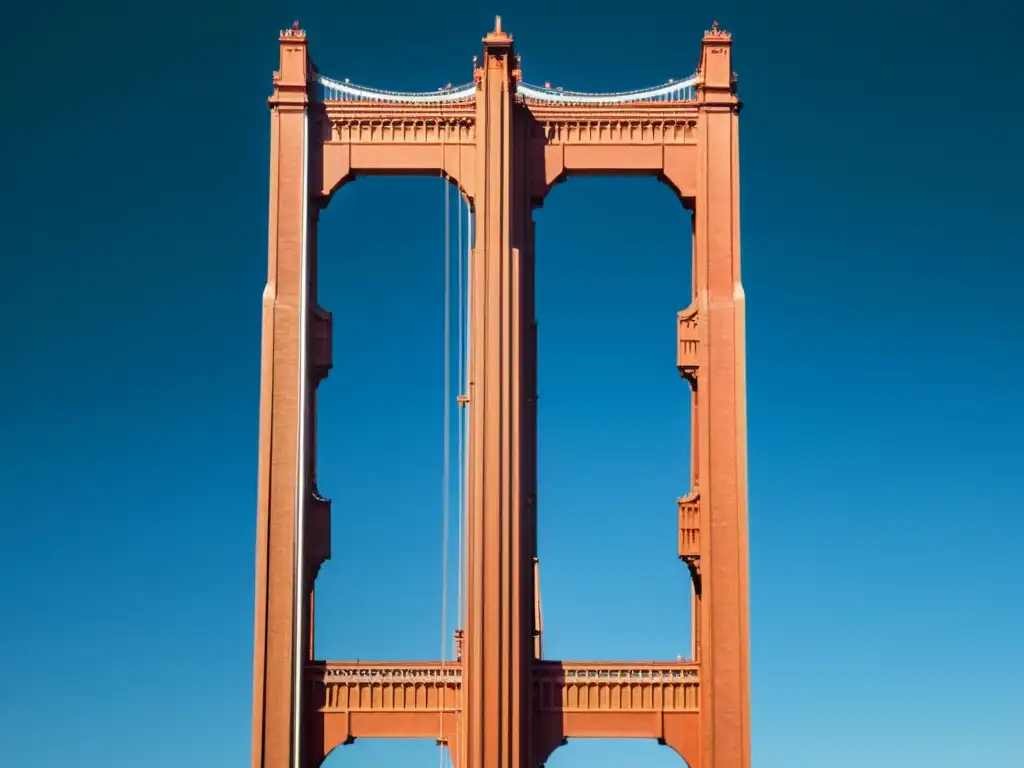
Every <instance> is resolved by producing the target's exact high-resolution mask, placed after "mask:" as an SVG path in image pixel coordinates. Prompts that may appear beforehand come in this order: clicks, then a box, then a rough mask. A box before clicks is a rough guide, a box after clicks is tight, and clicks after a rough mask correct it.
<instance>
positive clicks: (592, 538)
mask: <svg viewBox="0 0 1024 768" xmlns="http://www.w3.org/2000/svg"><path fill="white" fill-rule="evenodd" d="M534 217H535V221H536V265H537V266H536V270H537V278H536V286H537V287H536V291H537V319H538V347H539V350H538V379H539V387H538V389H539V395H540V396H539V401H538V411H539V412H538V486H539V488H538V538H539V541H538V550H539V556H540V561H541V573H542V577H541V593H542V599H543V610H544V653H545V656H546V657H548V658H572V659H659V660H673V659H676V658H679V657H683V658H689V657H691V648H690V644H691V642H690V607H691V605H690V600H691V581H690V575H689V572H688V570H687V568H686V567H685V566H684V565H683V564H682V563H681V562H680V561H679V557H678V554H679V553H678V539H677V530H678V512H677V504H676V499H677V498H679V497H681V496H684V495H685V494H686V493H687V492H688V491H689V490H690V440H691V432H690V413H691V412H690V403H691V393H690V389H689V386H688V385H687V383H686V382H685V381H684V380H682V379H681V378H680V376H679V373H678V371H677V369H676V335H675V334H676V330H675V329H676V314H677V312H679V310H681V309H684V308H686V307H687V306H688V305H689V304H690V297H691V279H692V276H691V263H692V229H691V217H690V213H689V212H688V211H686V210H684V209H683V207H682V205H681V203H680V201H679V199H678V198H677V196H676V194H675V192H674V191H673V190H672V189H671V188H669V187H668V186H667V185H664V184H661V183H660V182H658V181H657V180H656V179H653V178H645V177H626V178H623V177H615V178H611V177H582V178H570V179H569V180H568V181H567V182H566V183H565V184H560V185H558V186H557V187H556V188H555V189H553V190H552V192H551V193H550V195H549V196H548V199H547V200H546V201H545V204H544V207H543V209H541V210H539V211H537V212H536V213H535V215H534ZM566 765H568V763H567V764H566ZM595 765H596V763H595Z"/></svg>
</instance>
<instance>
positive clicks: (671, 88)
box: [314, 72, 700, 104]
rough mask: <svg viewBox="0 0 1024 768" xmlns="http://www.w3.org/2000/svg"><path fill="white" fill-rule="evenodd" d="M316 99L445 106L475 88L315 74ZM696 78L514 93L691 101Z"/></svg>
mask: <svg viewBox="0 0 1024 768" xmlns="http://www.w3.org/2000/svg"><path fill="white" fill-rule="evenodd" d="M314 82H315V84H316V88H317V94H316V95H317V97H318V98H319V99H320V100H321V101H367V102H377V103H381V102H388V103H393V104H445V103H453V102H465V101H472V100H473V99H475V98H476V85H475V84H474V83H466V84H464V85H456V86H453V85H451V84H449V85H446V86H444V87H441V88H438V89H437V90H436V91H390V90H384V89H382V88H373V87H370V86H365V85H356V84H355V83H352V82H351V81H349V80H348V78H346V79H344V80H334V79H332V78H330V77H325V76H324V75H321V74H320V73H319V72H317V73H315V74H314ZM699 83H700V77H699V75H696V74H694V75H691V76H690V77H688V78H685V79H683V80H669V81H668V82H666V83H661V84H660V85H655V86H651V87H649V88H638V89H635V90H631V91H613V92H610V93H588V92H585V91H567V90H564V89H562V88H557V87H552V85H551V84H550V83H545V84H544V85H542V86H541V85H531V84H530V83H524V82H520V83H518V84H517V85H516V93H517V94H518V95H519V96H520V97H522V98H523V99H524V100H526V101H527V102H542V103H547V104H635V103H637V102H649V101H676V102H678V101H693V100H695V99H696V89H697V85H698V84H699Z"/></svg>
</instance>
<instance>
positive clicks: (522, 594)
mask: <svg viewBox="0 0 1024 768" xmlns="http://www.w3.org/2000/svg"><path fill="white" fill-rule="evenodd" d="M731 50H732V40H731V38H730V35H729V34H728V33H727V32H725V31H723V30H720V29H719V28H718V24H717V22H716V23H715V25H714V26H713V27H712V29H711V30H710V31H708V32H705V34H704V37H703V40H702V42H701V47H700V58H699V64H698V68H697V71H696V73H695V74H694V75H692V76H691V77H689V78H686V79H683V80H674V81H669V82H667V83H665V84H663V85H660V86H656V87H653V88H648V89H643V90H637V91H631V92H625V93H605V94H600V93H577V92H569V91H564V90H562V89H557V88H551V87H550V86H549V85H545V86H543V87H542V86H535V85H530V84H528V83H526V82H524V81H523V80H522V76H521V68H520V64H519V57H518V56H517V55H516V54H515V52H514V49H513V41H512V38H511V37H510V36H509V35H508V34H507V33H505V32H504V31H502V29H501V20H500V19H498V20H497V21H496V24H495V29H494V30H493V31H492V32H491V33H489V34H488V35H487V36H486V37H485V38H484V39H483V52H482V56H481V57H479V59H478V60H477V63H476V64H475V66H474V71H473V80H472V82H470V83H468V84H467V85H465V86H459V87H451V86H449V87H447V88H444V89H441V90H439V91H437V92H427V93H399V92H394V91H383V90H378V89H374V88H365V87H361V86H356V85H353V84H351V83H349V82H348V81H347V80H345V81H338V80H332V79H330V78H328V77H325V76H323V75H321V74H320V72H319V71H318V70H317V68H316V67H315V66H314V65H313V64H312V62H311V60H310V56H309V46H308V43H307V39H306V34H305V32H304V31H303V30H302V29H300V28H299V26H298V24H297V23H296V24H295V25H294V26H293V27H292V28H290V29H287V30H285V31H283V32H282V33H281V35H280V56H281V59H280V69H279V70H278V71H277V72H275V73H274V91H273V95H272V96H271V98H270V112H271V134H270V136H271V170H270V233H269V270H268V277H267V286H266V290H265V291H264V294H263V330H262V334H263V344H262V374H261V375H262V381H261V399H260V433H259V434H260V437H259V489H258V517H257V554H256V615H255V652H254V658H255V661H254V676H253V680H254V682H253V699H254V703H253V768H316V767H317V766H319V765H320V763H321V762H322V761H323V759H324V758H325V757H326V755H327V754H328V753H329V752H330V751H331V750H333V749H334V748H336V747H338V746H340V745H344V744H347V743H350V742H351V741H352V740H354V739H357V738H374V737H428V738H434V737H436V738H437V739H438V743H439V744H441V745H446V746H447V748H448V750H449V752H450V755H451V758H452V761H453V763H454V765H455V766H456V768H537V767H538V766H541V765H543V764H544V762H545V760H546V759H547V758H548V756H549V755H550V754H551V752H552V751H553V750H555V749H556V748H557V747H558V746H559V745H561V744H563V743H564V741H565V740H566V739H570V738H600V737H619V738H621V737H635V738H651V739H657V740H659V741H660V742H661V743H663V744H666V745H668V746H669V747H671V748H672V749H674V750H675V751H676V752H678V753H679V755H680V756H681V757H682V758H684V759H685V760H686V762H687V764H688V765H690V766H691V767H692V768H749V766H750V695H749V631H748V565H747V563H748V556H747V550H748V544H747V468H746V464H747V456H746V396H745V352H744V323H745V320H744V294H743V288H742V283H741V280H740V259H739V165H738V114H739V111H740V102H739V100H738V98H737V96H736V80H735V76H734V74H733V71H732V66H731ZM410 173H412V174H424V175H440V176H443V177H444V178H446V179H448V180H449V181H450V182H451V184H453V185H455V186H456V187H457V188H458V189H459V191H460V194H461V196H462V198H463V199H464V200H465V201H466V204H467V205H468V206H469V207H470V209H471V210H472V221H473V225H474V226H473V237H472V239H471V243H470V244H471V251H470V254H469V257H468V262H469V263H468V274H469V278H468V296H469V298H468V313H467V314H468V327H469V328H470V329H471V331H472V332H471V334H469V342H468V344H467V347H468V364H467V375H466V381H465V382H463V384H464V387H465V388H464V390H463V392H462V394H461V395H460V396H459V397H458V405H459V406H461V407H462V408H463V411H464V412H465V414H466V417H465V418H466V424H467V425H468V426H467V429H466V432H467V434H468V447H467V451H466V456H467V458H466V462H465V486H464V494H465V499H464V504H465V527H464V536H465V547H464V550H463V553H464V556H465V568H464V571H465V577H464V583H463V590H464V593H465V595H466V604H465V610H464V612H463V614H462V615H461V616H460V617H459V618H460V621H461V622H462V623H461V624H460V626H461V628H460V629H459V630H458V631H457V632H456V636H457V651H456V653H455V654H454V656H455V658H454V659H453V660H450V661H446V660H443V659H442V660H440V661H424V662H422V663H408V662H372V663H371V662H346V661H324V660H318V659H317V658H316V656H315V652H314V648H313V618H314V608H313V605H314V600H313V595H314V586H315V583H316V576H317V573H318V571H319V569H320V567H321V565H322V564H323V563H324V562H325V561H326V560H327V559H328V558H329V557H330V535H331V514H330V502H329V501H328V500H326V499H325V498H323V497H321V496H320V494H319V492H318V489H317V482H316V439H315V431H316V418H315V414H316V407H315V401H316V393H317V386H318V384H319V383H320V381H322V380H323V379H324V378H325V377H326V376H327V374H328V371H329V370H330V368H331V365H332V360H331V315H330V314H329V313H328V312H325V311H324V310H323V309H321V308H320V306H319V305H318V303H317V277H316V275H317V222H318V216H319V212H320V210H321V209H323V208H325V207H326V206H327V204H328V202H329V201H330V199H331V196H332V195H333V194H334V192H335V191H337V190H338V189H339V188H340V187H341V186H342V185H343V184H345V183H347V182H349V181H351V180H353V179H355V178H356V177H358V176H360V175H367V174H410ZM597 173H600V174H636V173H645V174H650V175H653V176H656V177H657V178H659V179H661V180H662V181H663V182H664V183H665V184H667V185H669V186H670V187H671V188H672V189H673V190H674V191H675V192H676V194H677V195H678V196H679V199H680V200H681V202H682V204H683V206H684V207H685V208H686V209H687V210H688V211H690V212H691V218H692V236H693V293H692V295H691V296H689V297H680V306H683V307H684V309H682V310H681V311H680V312H679V314H678V318H677V330H676V334H677V340H678V342H677V351H676V354H677V360H676V365H677V367H678V370H679V372H680V374H681V376H682V378H683V379H685V381H686V382H688V385H689V389H690V391H691V393H692V395H691V402H692V450H691V456H692V470H691V487H690V488H689V489H688V491H686V489H680V491H681V498H680V499H678V501H677V504H676V506H677V511H676V516H677V522H676V523H675V525H677V527H678V536H679V557H680V559H681V561H682V562H683V563H685V565H686V566H687V567H688V569H689V572H690V574H691V576H692V582H693V597H692V600H693V621H692V624H693V644H692V647H693V652H692V658H691V659H689V660H683V661H665V662H637V661H562V660H550V659H545V658H543V654H542V652H541V644H540V635H541V631H542V630H541V624H540V621H541V619H540V610H539V584H538V578H537V574H538V569H537V560H536V554H537V546H536V508H537V507H536V367H537V363H536V358H537V342H536V338H537V336H536V322H535V318H534V227H533V215H532V211H533V209H534V208H537V207H539V206H540V205H541V204H542V202H543V200H544V197H545V195H546V194H547V192H548V190H550V189H551V187H552V185H554V184H556V183H558V182H560V181H562V180H563V179H565V178H566V177H567V176H569V175H572V174H597ZM681 396H682V395H681ZM683 491H686V492H685V493H683ZM666 525H669V523H668V521H667V520H666Z"/></svg>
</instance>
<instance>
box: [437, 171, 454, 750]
mask: <svg viewBox="0 0 1024 768" xmlns="http://www.w3.org/2000/svg"><path fill="white" fill-rule="evenodd" d="M441 182H442V183H443V184H444V456H443V467H442V470H441V483H442V486H441V669H442V676H441V687H440V688H439V689H438V694H439V696H440V702H439V704H440V706H439V707H438V726H437V727H438V734H437V743H438V746H439V747H440V749H439V751H438V766H439V767H440V768H443V766H444V709H445V707H444V704H445V699H446V698H447V693H448V683H447V681H446V680H445V679H444V674H443V671H444V667H445V664H446V662H447V660H448V527H449V518H450V516H451V439H452V427H451V375H452V374H451V345H452V342H451V237H452V236H451V187H450V185H449V183H448V180H447V179H446V178H445V176H444V172H443V171H442V172H441Z"/></svg>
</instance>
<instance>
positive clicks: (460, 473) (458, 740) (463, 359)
mask: <svg viewBox="0 0 1024 768" xmlns="http://www.w3.org/2000/svg"><path fill="white" fill-rule="evenodd" d="M459 130H460V136H459V138H460V143H459V160H458V167H459V171H458V173H459V180H460V182H461V179H462V143H461V138H462V137H461V130H462V129H461V127H460V129H459ZM456 194H457V195H458V196H459V197H458V201H459V205H458V209H457V210H456V211H455V215H456V216H458V219H459V227H458V229H459V236H458V245H459V250H458V259H459V266H458V302H459V310H458V313H459V319H458V325H459V330H458V334H459V341H458V349H459V351H458V358H459V361H458V384H457V386H458V387H459V393H460V394H461V395H462V397H460V399H459V405H460V407H459V409H458V414H457V416H458V419H457V421H456V424H457V427H458V430H459V433H458V436H457V437H456V441H457V444H458V462H459V466H458V469H457V470H456V473H455V480H456V483H458V485H457V487H458V494H459V497H458V526H459V535H458V539H459V550H458V555H457V557H458V579H459V584H458V588H457V589H458V592H457V595H458V597H457V601H456V611H457V612H458V627H457V629H458V630H459V631H460V632H463V633H464V632H465V630H464V627H465V626H466V614H465V606H464V604H463V599H464V594H463V584H464V581H465V571H464V564H463V548H464V547H465V542H466V538H465V536H466V476H467V474H468V473H467V472H466V453H467V446H466V430H465V425H466V405H467V403H466V400H465V397H466V395H468V394H469V382H468V376H467V370H466V363H467V350H466V333H467V322H468V320H467V308H466V290H465V289H466V275H465V267H466V265H467V258H468V256H467V253H466V252H465V251H463V250H462V248H463V245H462V206H463V205H465V206H466V217H467V225H468V219H469V202H468V201H467V200H466V199H465V196H464V195H463V194H462V190H461V189H457V190H456ZM462 647H463V648H465V647H466V646H465V637H464V636H463V638H462ZM457 650H458V649H456V652H457ZM460 662H462V663H463V667H462V668H463V669H465V666H464V662H465V656H464V655H463V657H462V658H461V659H460ZM462 679H463V680H464V679H465V675H463V677H462ZM458 705H459V709H460V710H461V709H462V686H461V685H460V686H459V696H458ZM454 748H455V749H458V750H461V749H462V718H461V717H460V718H458V720H457V723H456V726H455V745H454ZM451 754H452V753H451V747H449V751H448V755H449V758H451ZM451 759H452V762H454V758H451ZM459 759H460V760H461V754H460V755H459Z"/></svg>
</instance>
